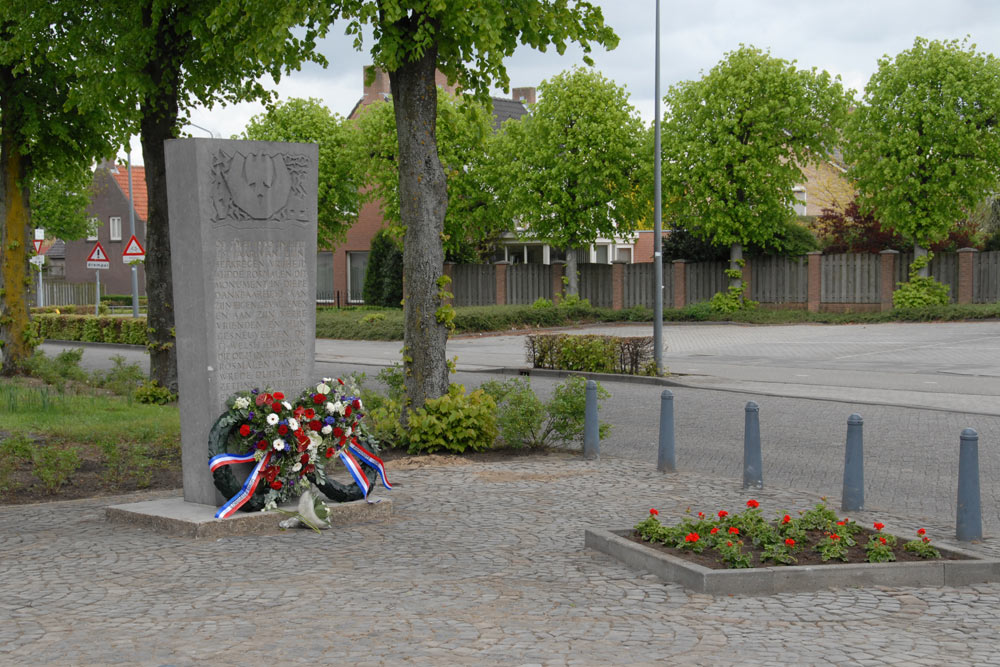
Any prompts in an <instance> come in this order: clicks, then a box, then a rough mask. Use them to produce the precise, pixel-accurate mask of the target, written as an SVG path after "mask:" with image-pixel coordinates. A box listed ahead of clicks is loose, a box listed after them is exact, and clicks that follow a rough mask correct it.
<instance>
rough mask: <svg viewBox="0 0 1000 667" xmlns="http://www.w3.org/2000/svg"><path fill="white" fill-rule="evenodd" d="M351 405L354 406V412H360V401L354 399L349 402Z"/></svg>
mask: <svg viewBox="0 0 1000 667" xmlns="http://www.w3.org/2000/svg"><path fill="white" fill-rule="evenodd" d="M351 405H353V406H354V409H355V410H360V409H361V401H360V400H359V399H357V398H355V399H354V400H353V401H351Z"/></svg>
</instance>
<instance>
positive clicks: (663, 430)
mask: <svg viewBox="0 0 1000 667" xmlns="http://www.w3.org/2000/svg"><path fill="white" fill-rule="evenodd" d="M656 469H657V470H659V471H660V472H675V471H676V470H677V461H676V460H675V458H674V393H673V392H672V391H670V390H669V389H664V390H663V393H662V394H660V448H659V450H658V452H657V456H656Z"/></svg>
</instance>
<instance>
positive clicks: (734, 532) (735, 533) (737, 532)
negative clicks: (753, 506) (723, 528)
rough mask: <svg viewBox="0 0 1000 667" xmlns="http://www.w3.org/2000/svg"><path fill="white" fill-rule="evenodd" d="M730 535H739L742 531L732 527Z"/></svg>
mask: <svg viewBox="0 0 1000 667" xmlns="http://www.w3.org/2000/svg"><path fill="white" fill-rule="evenodd" d="M729 534H730V535H739V534H740V529H739V528H737V527H736V526H730V527H729Z"/></svg>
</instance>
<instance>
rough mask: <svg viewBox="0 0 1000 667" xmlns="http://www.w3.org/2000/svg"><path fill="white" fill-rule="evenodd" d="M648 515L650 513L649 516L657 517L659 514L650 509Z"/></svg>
mask: <svg viewBox="0 0 1000 667" xmlns="http://www.w3.org/2000/svg"><path fill="white" fill-rule="evenodd" d="M649 513H650V514H652V515H653V516H658V515H659V514H660V513H659V512H657V511H656V510H655V509H651V510H649Z"/></svg>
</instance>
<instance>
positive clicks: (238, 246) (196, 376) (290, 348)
mask: <svg viewBox="0 0 1000 667" xmlns="http://www.w3.org/2000/svg"><path fill="white" fill-rule="evenodd" d="M165 151H166V168H167V194H168V211H169V217H170V256H171V269H172V271H173V288H174V304H173V306H174V319H175V335H176V344H177V371H178V385H179V392H180V411H181V444H182V454H181V456H182V466H183V473H184V500H185V501H187V502H192V503H200V504H205V505H218V504H220V503H221V502H223V501H224V500H225V499H223V498H221V496H220V495H219V494H218V492H217V491H216V489H215V486H214V484H213V482H212V475H211V473H210V472H209V468H208V433H209V430H210V428H211V426H212V424H213V423H214V422H215V420H216V419H217V418H218V416H219V415H220V414H221V413H222V412H223V411H224V409H225V402H226V399H227V398H228V397H229V396H230V395H231V394H233V393H235V392H237V391H241V390H248V389H252V388H254V387H259V388H261V389H264V388H265V387H269V388H271V389H273V390H276V391H283V392H285V393H286V394H288V395H290V396H294V395H298V393H299V392H300V391H302V390H304V389H306V388H307V387H308V386H309V385H310V384H311V383H313V381H314V380H315V378H314V377H313V359H314V357H315V347H316V220H317V208H316V187H317V176H318V171H317V159H318V150H317V146H316V145H314V144H285V143H273V142H263V141H235V140H220V139H174V140H170V141H167V142H166V144H165ZM233 453H239V454H243V453H245V452H233Z"/></svg>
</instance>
